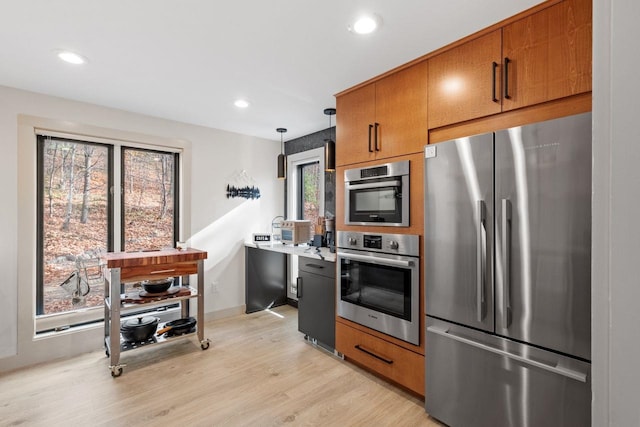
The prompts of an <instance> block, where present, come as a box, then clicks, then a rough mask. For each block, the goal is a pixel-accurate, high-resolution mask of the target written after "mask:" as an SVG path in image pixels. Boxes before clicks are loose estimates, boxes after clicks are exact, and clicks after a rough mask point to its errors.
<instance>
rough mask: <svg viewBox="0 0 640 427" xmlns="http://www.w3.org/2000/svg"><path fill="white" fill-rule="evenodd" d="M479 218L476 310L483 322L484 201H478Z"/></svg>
mask: <svg viewBox="0 0 640 427" xmlns="http://www.w3.org/2000/svg"><path fill="white" fill-rule="evenodd" d="M477 210H478V212H477V218H478V224H477V226H478V229H477V230H476V232H477V233H476V235H477V240H476V246H477V248H476V249H477V251H476V310H477V314H478V322H482V319H483V318H484V299H485V295H484V288H485V283H484V281H485V277H486V272H485V268H486V263H487V229H486V227H485V223H486V211H485V206H484V201H483V200H478V204H477Z"/></svg>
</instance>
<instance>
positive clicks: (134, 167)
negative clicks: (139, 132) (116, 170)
mask: <svg viewBox="0 0 640 427" xmlns="http://www.w3.org/2000/svg"><path fill="white" fill-rule="evenodd" d="M177 156H178V155H177V154H176V153H163V152H160V151H150V150H142V149H139V148H135V149H134V148H124V149H123V153H122V175H123V176H122V184H123V185H122V187H123V191H122V195H123V203H122V207H123V212H122V232H123V238H122V242H123V245H122V250H124V251H137V250H150V249H161V248H163V247H173V246H174V242H175V241H176V240H177V239H176V238H175V236H176V235H177V229H176V227H177V225H178V222H177V221H176V220H175V219H176V218H175V215H174V213H175V212H177V209H176V206H175V201H176V200H177V198H176V197H175V189H176V180H177V176H176V173H177V168H176V165H177V164H178V162H177Z"/></svg>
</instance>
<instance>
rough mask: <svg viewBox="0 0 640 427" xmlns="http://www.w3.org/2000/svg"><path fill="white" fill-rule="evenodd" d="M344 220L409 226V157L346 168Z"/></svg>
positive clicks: (356, 223) (358, 223)
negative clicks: (396, 160) (369, 165)
mask: <svg viewBox="0 0 640 427" xmlns="http://www.w3.org/2000/svg"><path fill="white" fill-rule="evenodd" d="M344 187H345V192H344V205H345V209H344V212H345V219H344V221H345V224H347V225H378V226H390V227H408V226H409V161H408V160H405V161H401V162H395V163H384V164H380V165H376V166H371V167H365V168H358V169H348V170H345V172H344Z"/></svg>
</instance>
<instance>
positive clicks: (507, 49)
mask: <svg viewBox="0 0 640 427" xmlns="http://www.w3.org/2000/svg"><path fill="white" fill-rule="evenodd" d="M591 9H592V6H591V0H566V1H564V2H562V3H558V4H556V5H554V6H551V7H549V8H547V9H544V10H542V11H540V12H538V13H535V14H533V15H531V16H528V17H526V18H523V19H521V20H519V21H516V22H514V23H513V24H511V25H508V26H506V27H504V29H503V55H504V58H505V59H504V60H506V59H508V60H509V64H508V65H507V66H506V67H508V69H506V71H505V72H506V74H507V75H506V80H505V82H506V83H507V85H506V86H507V87H506V89H507V90H508V93H506V94H505V95H508V98H507V97H506V96H505V99H503V110H504V111H507V110H512V109H515V108H520V107H525V106H527V105H533V104H537V103H541V102H545V101H549V100H553V99H558V98H563V97H566V96H570V95H575V94H578V93H582V92H589V91H591V36H592V27H591V20H592V11H591Z"/></svg>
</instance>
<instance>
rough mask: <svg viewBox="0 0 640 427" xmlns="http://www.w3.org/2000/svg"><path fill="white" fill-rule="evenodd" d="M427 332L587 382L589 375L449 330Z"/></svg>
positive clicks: (433, 329)
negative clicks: (492, 345) (511, 351)
mask: <svg viewBox="0 0 640 427" xmlns="http://www.w3.org/2000/svg"><path fill="white" fill-rule="evenodd" d="M427 332H431V333H434V334H437V335H440V336H443V337H446V338H450V339H452V340H454V341H458V342H461V343H464V344H467V345H470V346H472V347H476V348H479V349H481V350H485V351H488V352H490V353H494V354H497V355H499V356H503V357H507V358H509V359H512V360H515V361H518V362H521V363H524V364H525V365H531V366H535V367H536V368H540V369H544V370H545V371H549V372H553V373H554V374H558V375H562V376H565V377H567V378H571V379H573V380H576V381H580V382H583V383H586V382H587V374H585V373H583V372H578V371H575V370H573V369H569V368H565V367H562V366H559V364H556V365H555V366H553V365H548V364H546V363H542V362H538V361H537V360H532V359H529V358H526V357H524V356H520V355H519V354H514V353H510V352H508V351H506V350H501V349H499V348H494V347H491V346H489V345H486V344H483V343H481V342H478V341H474V340H472V339H469V338H464V337H461V336H458V335H455V334H452V333H451V332H450V331H449V330H448V329H444V328H441V327H438V326H429V327H428V328H427Z"/></svg>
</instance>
